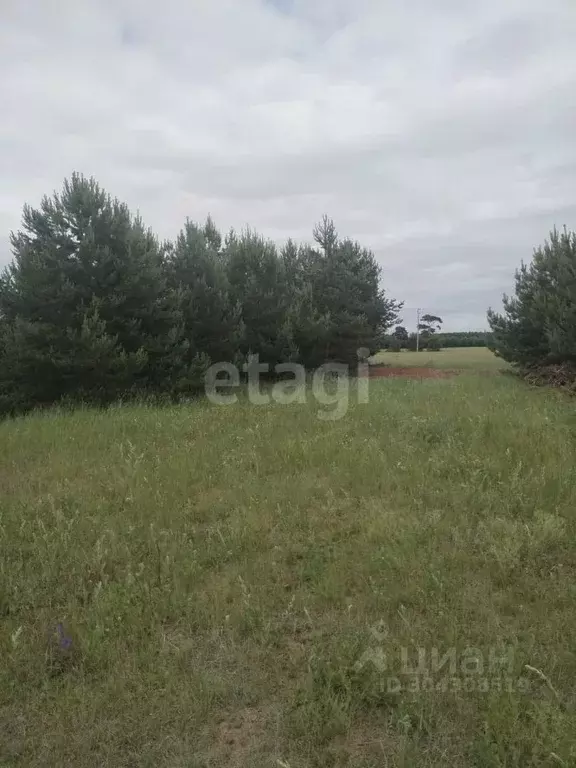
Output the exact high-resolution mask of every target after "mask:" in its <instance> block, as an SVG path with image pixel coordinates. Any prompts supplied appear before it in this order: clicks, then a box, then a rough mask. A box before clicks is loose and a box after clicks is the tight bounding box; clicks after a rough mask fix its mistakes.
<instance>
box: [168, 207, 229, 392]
mask: <svg viewBox="0 0 576 768" xmlns="http://www.w3.org/2000/svg"><path fill="white" fill-rule="evenodd" d="M221 242H222V238H221V236H220V233H219V232H218V230H217V229H216V227H215V226H214V224H213V222H212V220H211V219H210V218H209V219H208V221H207V222H206V225H205V227H204V228H203V229H201V228H200V227H199V226H198V225H197V224H195V223H194V222H192V221H187V222H186V224H185V226H184V228H183V230H182V231H181V232H180V234H179V235H178V238H177V240H176V243H175V245H174V247H173V248H172V249H171V251H170V253H169V255H168V257H167V259H166V276H167V280H168V285H169V287H170V289H171V290H172V291H173V292H174V294H175V296H176V301H177V304H178V308H179V311H180V315H181V318H182V323H183V330H184V334H185V336H186V339H187V341H188V345H189V346H188V350H187V353H186V355H185V360H186V361H187V362H186V364H187V365H188V366H190V376H191V377H193V378H195V379H196V380H197V381H198V380H199V377H200V376H201V374H202V373H203V372H204V371H205V369H206V368H207V367H208V366H209V365H210V364H211V363H215V362H235V361H236V359H237V356H238V351H239V345H240V341H241V338H242V332H243V329H242V322H241V306H240V304H239V303H238V302H236V303H234V302H233V300H232V297H231V294H230V287H229V284H228V278H227V275H226V270H225V266H224V264H223V260H222V256H221V254H220V252H219V248H220V244H221Z"/></svg>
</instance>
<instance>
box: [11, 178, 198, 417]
mask: <svg viewBox="0 0 576 768" xmlns="http://www.w3.org/2000/svg"><path fill="white" fill-rule="evenodd" d="M11 243H12V248H13V253H14V260H13V262H12V264H11V265H10V266H9V267H8V268H7V269H6V270H5V271H4V273H3V275H2V279H1V281H0V314H2V315H3V317H4V319H5V330H4V335H3V350H4V365H3V368H2V371H1V372H0V391H1V393H2V398H3V404H4V408H6V409H10V410H18V409H25V408H28V407H32V406H33V405H35V404H39V403H49V402H53V401H56V400H58V399H60V398H62V397H85V398H88V399H96V400H99V401H107V400H110V399H112V398H114V397H117V396H118V394H119V393H120V392H126V391H139V390H143V389H151V388H152V389H163V388H165V387H166V386H167V383H168V382H170V381H171V380H172V378H173V376H174V375H175V369H174V362H175V360H176V359H177V358H178V354H179V352H180V351H181V349H182V348H184V347H185V342H184V341H183V340H182V338H181V335H179V329H178V324H179V318H178V314H177V308H176V307H174V306H173V305H171V303H170V300H169V298H168V296H167V292H166V290H165V286H164V283H163V273H162V251H161V249H160V247H159V245H158V242H157V240H156V239H155V237H154V236H153V235H152V234H151V232H149V231H148V230H146V229H145V228H144V226H143V225H142V222H141V221H140V220H139V219H134V218H133V217H132V216H131V215H130V212H129V210H128V208H127V207H126V206H125V205H123V204H121V203H119V202H118V201H117V200H112V199H111V198H110V196H109V195H107V194H106V192H104V191H103V190H102V189H101V188H100V187H99V186H98V184H97V183H96V182H95V181H94V180H93V179H86V178H85V177H83V176H81V175H79V174H74V175H73V176H72V178H71V179H70V180H66V181H65V182H64V186H63V190H62V192H61V193H60V194H57V193H55V194H54V195H53V196H52V197H44V198H43V200H42V202H41V205H40V208H39V209H35V208H32V207H30V206H25V207H24V212H23V220H22V229H21V230H20V231H19V232H17V233H15V234H12V236H11ZM177 352H178V354H176V353H177Z"/></svg>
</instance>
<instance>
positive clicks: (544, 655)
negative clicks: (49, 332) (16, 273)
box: [0, 353, 576, 768]
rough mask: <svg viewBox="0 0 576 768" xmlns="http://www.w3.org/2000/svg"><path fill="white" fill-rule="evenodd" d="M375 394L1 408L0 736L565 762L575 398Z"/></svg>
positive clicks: (34, 751) (46, 758) (486, 391)
mask: <svg viewBox="0 0 576 768" xmlns="http://www.w3.org/2000/svg"><path fill="white" fill-rule="evenodd" d="M403 354H404V353H403ZM439 354H443V353H439ZM437 357H438V356H437V355H435V356H434V359H437ZM450 367H451V366H450ZM370 395H371V397H370V403H369V404H368V405H358V404H354V398H353V397H352V398H351V399H352V403H351V405H350V409H349V411H348V414H347V416H346V417H345V418H343V419H341V420H339V421H334V422H329V421H322V420H319V419H318V418H316V415H317V411H318V406H317V405H316V404H315V403H314V402H313V401H312V400H311V399H310V398H309V400H308V404H307V405H294V406H273V405H270V406H253V405H250V404H249V403H247V402H241V403H239V404H237V405H236V406H231V407H216V406H212V405H210V404H208V403H198V404H192V405H190V406H179V407H167V408H164V409H157V408H148V407H123V408H118V409H113V410H110V411H108V412H98V411H92V410H85V411H77V412H74V413H57V412H52V413H47V414H45V415H34V416H30V417H28V418H24V419H20V420H17V421H13V422H4V423H2V424H0V505H1V507H0V509H1V517H0V537H1V538H0V542H1V547H2V555H3V556H2V559H1V562H0V569H1V570H0V579H1V581H0V587H1V592H0V611H1V616H2V623H1V634H0V646H1V647H0V650H1V653H2V659H3V662H2V665H1V668H0V697H1V698H0V764H1V765H5V766H16V765H18V766H20V765H25V766H46V765H58V766H151V767H152V766H170V767H171V768H180V767H182V768H183V767H184V766H186V767H187V768H192V767H194V768H200V767H202V768H215V767H216V766H233V767H234V766H235V767H236V768H264V766H289V767H290V768H312V767H320V766H322V767H324V768H326V767H328V766H347V767H348V768H375V767H376V766H394V767H396V766H398V767H399V766H405V767H406V768H408V766H417V767H424V766H426V767H432V766H434V767H436V766H437V767H438V768H440V766H442V767H444V766H455V767H456V768H459V767H460V766H461V767H462V768H464V766H466V767H467V768H468V767H469V766H476V768H504V767H506V768H512V767H514V768H516V767H517V768H525V767H526V766H551V767H552V766H562V765H564V766H573V765H576V743H575V742H576V736H575V735H576V714H575V705H576V698H575V691H574V680H575V679H576V646H575V644H574V628H575V627H576V548H575V545H574V542H575V540H576V513H575V500H576V442H575V439H574V430H575V427H576V409H575V407H574V404H573V401H570V400H567V399H564V398H561V397H558V396H556V395H555V394H553V393H548V392H544V391H533V390H530V389H529V388H527V387H525V386H524V385H522V384H521V383H519V382H517V381H515V380H513V379H511V378H509V377H505V376H490V377H483V376H477V375H474V374H468V375H463V376H459V377H455V378H453V379H449V380H440V381H438V380H425V381H403V380H389V379H386V380H374V381H372V382H371V383H370ZM58 623H61V624H62V628H61V632H62V636H63V637H62V636H59V635H58V630H57V625H58ZM63 638H64V639H63ZM504 647H507V648H509V649H510V651H509V656H508V659H509V668H506V669H504V668H503V667H500V666H497V667H496V666H492V665H489V664H488V661H489V658H490V656H489V655H490V652H491V649H492V653H493V654H498V655H499V656H502V654H503V650H502V649H503V648H504ZM434 648H435V649H437V650H438V652H439V653H440V654H441V655H442V654H444V653H450V652H451V649H455V653H456V658H457V669H456V670H455V671H454V673H453V674H452V670H449V669H447V668H446V667H445V668H444V669H442V670H441V671H436V672H435V671H434V670H433V669H432V664H431V660H432V654H433V649H434ZM472 648H475V649H476V651H471V650H467V649H472ZM402 649H406V650H405V651H402ZM417 649H423V653H424V654H425V657H424V659H423V667H422V670H421V674H419V675H410V674H408V672H409V670H407V669H406V664H405V663H404V662H405V661H406V659H403V658H402V654H403V653H405V654H406V655H407V656H408V661H409V663H410V666H411V667H414V666H415V664H416V661H417V653H418V651H417ZM383 654H386V662H387V669H385V670H384V668H383V665H382V662H383ZM472 657H475V658H477V659H478V658H479V659H483V660H484V662H485V664H484V668H483V669H481V668H479V666H478V664H477V663H476V664H474V663H472V662H471V658H472ZM526 665H529V666H530V667H532V668H534V669H535V670H538V671H539V673H541V674H542V675H545V676H546V678H547V680H548V682H547V681H546V680H544V679H541V678H540V677H539V673H538V672H534V671H531V670H530V669H528V670H527V669H526V668H525V667H526ZM447 676H448V677H449V678H451V679H450V680H448V681H446V677H447ZM430 680H432V681H433V682H434V686H435V688H436V689H430V688H429V687H427V686H429V685H430V683H429V681H430ZM415 681H416V682H415ZM426 681H428V682H426ZM397 683H399V684H400V690H397V688H398V685H397ZM417 686H418V687H419V688H420V689H418V687H417ZM422 688H425V690H422ZM486 688H488V690H486Z"/></svg>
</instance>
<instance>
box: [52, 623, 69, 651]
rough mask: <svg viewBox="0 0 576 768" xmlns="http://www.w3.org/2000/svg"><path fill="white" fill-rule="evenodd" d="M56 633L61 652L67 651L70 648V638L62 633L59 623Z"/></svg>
mask: <svg viewBox="0 0 576 768" xmlns="http://www.w3.org/2000/svg"><path fill="white" fill-rule="evenodd" d="M56 631H57V632H58V645H59V646H60V648H62V650H63V651H68V650H70V648H71V647H72V638H71V637H70V636H69V635H67V634H66V632H65V631H64V625H63V624H62V622H59V623H58V625H57V627H56Z"/></svg>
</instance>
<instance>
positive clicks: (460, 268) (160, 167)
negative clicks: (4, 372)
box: [0, 0, 576, 329]
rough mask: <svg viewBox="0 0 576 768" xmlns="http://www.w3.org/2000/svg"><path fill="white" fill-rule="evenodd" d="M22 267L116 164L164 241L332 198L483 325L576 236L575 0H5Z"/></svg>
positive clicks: (404, 283) (3, 163)
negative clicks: (32, 248)
mask: <svg viewBox="0 0 576 768" xmlns="http://www.w3.org/2000/svg"><path fill="white" fill-rule="evenodd" d="M0 110H1V111H0V264H3V263H5V262H6V261H7V260H8V259H9V258H10V249H9V243H8V234H9V232H10V230H11V229H14V228H16V227H17V226H18V224H19V219H20V213H21V208H22V205H23V203H24V202H29V203H32V204H37V203H38V202H39V201H40V198H41V196H42V194H43V193H45V192H51V191H52V190H54V189H55V188H59V187H60V185H61V182H62V179H63V178H64V176H67V175H69V174H70V173H71V172H72V171H74V170H77V171H81V172H83V173H84V174H86V175H94V176H96V178H97V179H98V180H99V181H100V183H101V184H102V185H103V186H104V187H106V188H107V190H108V191H109V192H111V193H112V194H113V195H114V196H117V197H120V198H121V199H123V200H125V201H126V202H127V203H128V204H129V205H130V206H131V207H132V208H133V209H138V210H140V212H141V214H142V216H143V218H144V219H145V221H146V223H147V224H149V225H150V226H151V227H153V228H154V229H155V230H156V232H157V233H158V234H159V235H160V236H161V237H163V238H164V237H172V236H174V235H175V234H176V233H177V231H178V229H179V228H180V227H181V225H182V223H183V221H184V219H185V217H186V216H190V217H191V218H193V219H204V218H205V216H206V214H208V213H211V214H212V216H213V217H214V219H215V220H216V222H217V224H218V225H219V226H220V227H222V228H224V229H228V228H229V227H230V226H234V227H237V228H240V227H242V226H244V225H246V224H249V225H251V226H253V227H255V228H256V229H258V230H260V231H261V232H262V233H264V234H265V235H267V236H269V237H271V238H273V239H275V240H277V241H279V242H281V241H283V240H285V239H286V238H287V237H288V236H293V237H295V238H297V239H301V240H309V239H310V232H311V229H312V226H313V224H314V222H315V221H316V220H317V219H319V218H320V216H321V215H322V214H323V213H325V212H326V213H328V214H329V215H330V216H332V217H333V218H334V220H335V222H336V225H337V227H338V230H339V232H340V234H342V235H347V236H351V237H354V238H358V239H359V240H360V241H361V242H362V243H363V244H364V245H366V246H368V247H370V248H372V249H373V250H374V252H375V253H376V255H377V257H378V260H379V261H380V263H381V264H382V267H383V284H384V286H385V287H386V288H387V289H388V290H389V292H390V293H391V295H393V296H394V297H396V298H399V299H403V300H404V301H405V303H406V310H405V313H404V319H405V321H406V324H407V325H411V326H412V325H414V322H415V309H416V307H417V306H422V307H423V308H424V309H425V310H428V311H431V312H434V313H435V314H440V315H442V316H443V317H444V318H445V321H446V327H447V328H449V329H460V328H462V329H464V328H483V327H485V325H486V322H485V310H486V307H487V306H488V305H493V306H500V298H501V294H502V292H503V291H505V290H510V289H511V287H512V284H513V272H514V269H515V267H516V266H517V265H518V264H519V262H520V260H521V259H522V258H524V259H529V258H530V256H531V253H532V248H533V246H535V245H537V244H538V243H539V242H541V241H542V240H543V239H544V238H545V237H546V235H547V233H548V231H549V230H550V229H551V228H552V227H553V226H554V225H557V226H559V227H560V226H562V225H564V224H566V225H567V226H568V227H570V228H572V229H576V2H575V0H483V2H478V0H434V1H432V0H394V1H392V0H162V2H159V0H26V2H22V0H0Z"/></svg>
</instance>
